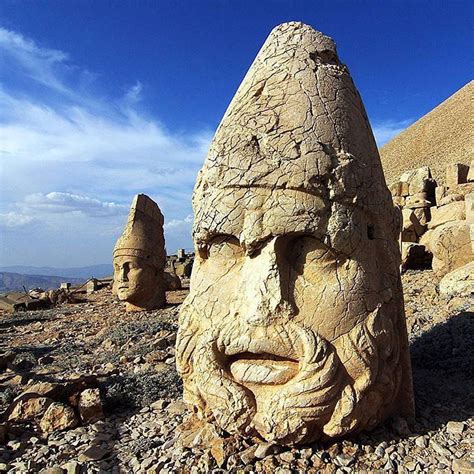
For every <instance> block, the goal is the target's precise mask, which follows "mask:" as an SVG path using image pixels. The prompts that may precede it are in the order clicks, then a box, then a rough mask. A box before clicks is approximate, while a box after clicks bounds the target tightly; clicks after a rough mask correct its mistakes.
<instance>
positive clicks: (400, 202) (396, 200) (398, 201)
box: [392, 196, 405, 207]
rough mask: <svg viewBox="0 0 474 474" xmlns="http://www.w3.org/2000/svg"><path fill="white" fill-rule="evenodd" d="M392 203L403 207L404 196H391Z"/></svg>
mask: <svg viewBox="0 0 474 474" xmlns="http://www.w3.org/2000/svg"><path fill="white" fill-rule="evenodd" d="M392 201H393V204H395V205H397V206H399V207H403V206H404V205H405V198H404V197H402V196H393V197H392Z"/></svg>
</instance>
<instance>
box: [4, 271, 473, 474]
mask: <svg viewBox="0 0 474 474" xmlns="http://www.w3.org/2000/svg"><path fill="white" fill-rule="evenodd" d="M403 283H404V291H405V304H406V313H407V322H408V328H409V334H410V343H411V354H412V365H413V378H414V384H415V395H416V408H417V415H416V418H415V419H414V420H404V419H400V418H397V419H392V420H388V421H387V422H386V423H385V424H384V425H383V426H381V427H379V428H377V429H376V430H375V431H373V432H371V433H364V434H361V435H358V436H356V437H352V438H350V439H347V440H344V441H339V442H337V443H333V444H325V445H322V444H319V443H318V444H311V445H308V446H301V447H298V448H281V447H278V446H272V445H269V444H262V443H261V442H259V440H256V439H242V438H235V437H229V436H228V435H226V434H225V433H220V432H218V431H217V430H216V429H214V428H213V427H212V426H210V425H205V424H204V425H202V426H200V427H196V426H195V425H192V428H191V425H190V423H189V421H188V419H189V417H190V414H189V412H188V410H187V408H186V406H185V405H184V404H183V403H182V401H181V400H180V397H181V382H180V379H179V377H178V376H177V374H176V370H175V367H174V363H175V357H174V341H175V333H176V329H177V314H178V311H179V303H180V302H181V301H182V299H183V297H184V296H185V291H181V292H172V294H170V295H168V296H169V301H173V304H169V305H168V306H167V307H166V308H164V309H162V310H158V311H153V312H148V313H139V314H137V313H135V314H126V313H125V312H124V311H123V306H122V304H120V303H118V302H116V301H114V299H113V297H112V295H111V293H110V291H109V290H107V289H104V290H101V291H99V292H97V293H96V294H94V295H91V296H90V297H89V298H88V301H85V302H83V303H80V304H75V305H62V306H60V307H56V308H54V309H51V310H45V311H37V312H29V313H17V314H15V315H8V314H5V313H3V314H1V313H0V354H1V353H2V352H3V354H4V358H5V354H7V355H8V354H10V355H9V356H8V357H9V359H8V360H9V365H8V367H9V368H8V369H5V367H2V365H1V360H2V359H1V356H0V412H6V413H8V411H7V410H8V408H9V406H11V403H12V401H13V399H14V397H16V396H18V395H20V394H21V393H22V392H24V391H25V389H27V388H28V387H31V384H33V383H39V382H41V383H45V382H49V383H52V384H56V385H58V386H61V387H67V386H69V385H68V384H70V385H71V386H72V385H74V384H77V383H78V382H77V380H79V379H80V376H84V375H88V376H89V378H90V380H89V379H87V380H88V381H87V383H92V384H93V386H94V387H97V388H99V389H100V393H101V397H102V402H103V409H104V413H105V418H104V419H103V420H100V421H96V422H94V423H91V424H84V425H83V426H78V427H75V428H72V429H69V430H66V431H62V432H55V433H50V434H49V435H48V434H45V433H43V432H42V431H41V430H40V429H39V426H38V420H36V419H32V420H29V421H27V422H21V423H19V422H15V423H9V424H8V435H7V436H6V439H5V443H4V445H3V446H2V445H0V472H28V473H30V472H31V473H33V472H35V473H36V472H41V471H42V470H43V472H48V473H66V472H67V473H79V472H88V473H89V472H127V473H128V472H130V473H132V472H133V473H137V472H138V473H142V472H143V473H158V472H208V471H212V470H216V472H228V471H233V472H235V471H238V470H243V471H244V472H250V471H256V472H272V473H273V472H279V473H289V472H295V471H298V470H300V471H301V472H325V473H326V472H328V473H332V472H340V473H343V472H361V471H371V472H373V471H375V470H381V471H392V472H412V471H413V472H474V457H472V452H473V449H472V444H473V442H474V430H473V428H474V426H473V425H474V424H473V413H474V399H473V387H474V376H473V367H474V355H473V351H472V347H474V318H473V315H474V304H473V303H474V302H473V301H472V299H471V300H468V299H467V298H453V299H451V300H449V301H448V300H445V299H442V298H441V297H440V296H439V295H438V293H437V283H438V282H437V280H436V278H435V277H434V275H433V273H432V272H431V271H417V272H415V271H413V272H407V273H406V274H405V275H403ZM78 377H79V378H78ZM81 380H82V379H81ZM81 383H82V382H81ZM71 390H72V389H71ZM69 400H71V399H70V398H69ZM3 426H5V425H3ZM1 427H2V425H0V428H1ZM0 435H1V429H0ZM0 441H1V440H0Z"/></svg>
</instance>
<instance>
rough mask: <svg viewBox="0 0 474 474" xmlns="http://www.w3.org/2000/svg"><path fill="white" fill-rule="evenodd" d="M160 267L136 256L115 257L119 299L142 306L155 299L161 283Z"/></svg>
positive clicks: (116, 285) (115, 285)
mask: <svg viewBox="0 0 474 474" xmlns="http://www.w3.org/2000/svg"><path fill="white" fill-rule="evenodd" d="M159 274H160V273H159V271H158V269H157V268H156V267H155V266H153V265H150V264H149V263H147V262H146V260H145V259H144V258H140V257H135V256H118V257H115V258H114V292H115V293H116V294H117V296H118V298H119V300H121V301H126V302H128V303H130V304H132V305H134V306H137V307H142V306H144V303H145V302H146V303H147V304H148V303H149V302H151V301H154V299H155V298H154V297H155V294H156V292H157V288H158V287H159V285H160V280H159Z"/></svg>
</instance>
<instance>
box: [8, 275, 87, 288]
mask: <svg viewBox="0 0 474 474" xmlns="http://www.w3.org/2000/svg"><path fill="white" fill-rule="evenodd" d="M65 280H66V281H68V282H69V283H73V284H77V283H82V282H83V281H85V280H87V278H70V277H68V278H65V277H61V276H49V275H22V274H20V273H12V272H0V293H8V292H10V291H23V287H25V288H26V289H27V290H31V289H33V288H42V289H43V290H51V289H55V288H59V286H60V284H61V283H62V282H63V281H65Z"/></svg>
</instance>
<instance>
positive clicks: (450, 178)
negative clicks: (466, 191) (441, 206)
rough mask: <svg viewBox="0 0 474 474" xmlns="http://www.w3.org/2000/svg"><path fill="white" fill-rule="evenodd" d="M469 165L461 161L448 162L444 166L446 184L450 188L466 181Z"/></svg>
mask: <svg viewBox="0 0 474 474" xmlns="http://www.w3.org/2000/svg"><path fill="white" fill-rule="evenodd" d="M468 172H469V166H468V165H465V164H463V163H450V164H448V166H446V186H447V187H448V188H452V187H454V186H457V185H458V184H463V183H466V182H467V174H468Z"/></svg>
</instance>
